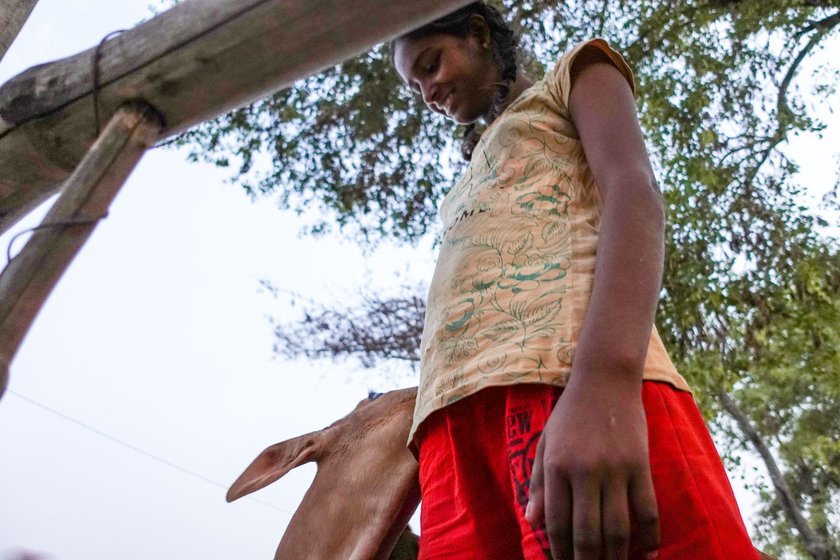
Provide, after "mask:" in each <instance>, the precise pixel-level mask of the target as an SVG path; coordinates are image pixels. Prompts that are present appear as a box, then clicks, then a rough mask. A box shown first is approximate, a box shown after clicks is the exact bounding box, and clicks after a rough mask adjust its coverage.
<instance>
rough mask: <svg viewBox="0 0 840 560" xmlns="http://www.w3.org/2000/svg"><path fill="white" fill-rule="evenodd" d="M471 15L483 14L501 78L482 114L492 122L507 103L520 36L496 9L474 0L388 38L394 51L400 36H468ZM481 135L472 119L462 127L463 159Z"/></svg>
mask: <svg viewBox="0 0 840 560" xmlns="http://www.w3.org/2000/svg"><path fill="white" fill-rule="evenodd" d="M473 15H479V16H481V17H482V18H484V21H485V22H486V23H487V27H488V28H489V29H490V43H491V47H490V48H491V54H492V56H493V61H494V62H495V64H496V67H497V68H498V69H499V74H500V75H501V82H499V83H498V84H497V86H498V90H497V92H496V95H495V96H494V97H493V101H492V102H491V103H490V106H489V107H488V109H487V112H486V113H485V114H484V115H482V116H483V117H484V119H485V120H486V121H487V122H488V123H492V122H493V121H494V120H496V117H498V116H499V115H500V114H501V113H502V111H504V109H505V107H507V103H508V97H509V96H510V92H511V88H512V87H513V83H514V82H515V81H516V75H517V73H518V71H519V57H518V46H519V38H518V37H517V36H516V34H515V33H514V32H513V30H512V29H511V28H510V26H508V24H507V22H505V20H504V18H503V17H502V14H501V13H500V12H499V10H497V9H496V8H494V7H493V6H489V5H487V4H485V3H484V2H473V3H472V4H469V5H467V6H465V7H463V8H461V9H460V10H458V11H455V12H452V13H451V14H449V15H447V16H444V17H442V18H440V19H438V20H436V21H433V22H432V23H429V24H427V25H425V26H423V27H421V28H419V29H416V30H414V31H411V32H410V33H406V34H405V35H403V36H402V37H399V38H398V39H395V40H394V41H392V42H391V52H392V53H393V52H394V45H395V44H396V42H397V41H400V40H406V39H407V40H413V39H419V38H421V37H428V36H429V35H435V34H444V35H454V36H456V37H467V36H468V35H469V34H470V32H471V31H472V24H471V23H470V18H471V17H472V16H473ZM480 137H481V134H480V132H479V131H478V130H476V125H475V124H474V123H471V124H469V125H467V127H466V129H465V130H464V137H463V139H462V140H461V155H462V156H463V157H464V159H465V160H467V161H470V160H471V159H472V154H473V151H474V150H475V147H476V146H477V145H478V140H479V138H480Z"/></svg>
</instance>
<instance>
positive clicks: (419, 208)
mask: <svg viewBox="0 0 840 560" xmlns="http://www.w3.org/2000/svg"><path fill="white" fill-rule="evenodd" d="M504 4H505V5H506V7H507V8H508V13H509V14H511V17H510V18H509V19H510V20H511V21H512V22H514V25H515V27H517V28H518V29H519V30H520V32H521V34H522V35H523V44H524V46H525V47H526V49H527V50H528V51H530V52H531V53H532V54H533V58H534V62H533V64H532V65H531V66H532V67H533V68H540V67H548V66H550V65H551V63H552V61H553V60H554V59H555V58H556V57H557V56H558V54H559V53H561V52H562V51H564V50H565V49H567V48H568V47H570V46H571V45H573V44H575V43H576V42H578V41H581V40H583V39H586V38H589V37H592V36H596V35H600V36H604V37H606V38H607V39H608V40H609V41H610V42H611V43H612V44H613V45H614V46H615V47H616V48H617V49H618V50H619V51H620V52H622V53H624V54H625V56H626V58H627V60H628V62H629V63H630V65H631V67H632V68H633V69H634V71H635V73H636V80H637V85H638V93H637V98H638V102H639V108H640V118H641V122H642V125H643V128H644V130H645V133H646V135H647V140H648V143H649V148H650V151H651V156H652V159H653V160H654V165H655V167H656V169H657V174H658V178H659V181H660V184H661V187H662V190H663V193H664V196H665V199H666V202H667V205H668V226H667V241H666V243H667V247H666V259H665V275H664V283H663V288H662V299H661V304H660V310H659V316H658V319H657V320H658V324H659V326H660V330H661V332H662V335H663V339H664V340H665V342H666V344H667V345H668V346H669V348H670V349H671V352H672V355H673V357H674V359H675V361H676V362H677V365H678V367H679V369H680V370H681V371H682V372H683V373H684V374H685V375H686V376H687V377H688V378H689V379H690V381H691V383H692V384H693V385H694V386H695V387H696V388H697V391H696V394H697V396H698V398H699V400H700V402H701V405H702V407H703V409H704V413H705V414H706V415H707V417H708V418H709V419H710V420H712V421H713V422H714V423H715V425H716V426H717V428H718V429H719V430H721V433H723V434H725V435H727V437H728V442H729V445H728V447H730V448H732V449H738V448H741V449H743V448H744V447H745V444H744V443H743V441H744V436H743V435H742V434H741V433H740V432H738V431H737V430H733V429H731V423H729V422H727V421H726V420H725V418H726V416H724V414H723V412H722V408H721V406H720V403H719V402H718V400H717V397H716V395H717V391H718V390H720V389H723V390H725V391H727V392H728V393H729V394H731V396H732V397H733V398H734V399H735V400H736V401H737V403H738V406H739V407H740V409H741V410H742V411H743V413H744V414H745V415H746V416H747V417H748V418H749V420H750V422H751V423H752V425H753V427H754V429H755V430H756V432H757V433H758V434H760V436H761V437H762V439H763V440H764V441H765V442H766V444H767V445H768V446H769V447H770V448H771V449H773V451H774V452H775V454H776V457H777V460H778V462H779V464H780V467H781V469H782V471H783V472H784V476H785V478H786V480H787V482H788V484H789V485H790V487H791V488H792V489H793V492H794V494H795V496H796V501H797V505H798V507H799V508H800V509H801V510H802V512H803V515H804V517H805V518H806V519H807V521H808V523H809V524H810V525H811V528H812V529H813V531H814V532H815V533H816V534H817V535H818V536H819V537H820V538H822V539H823V540H824V541H825V542H826V543H828V544H829V548H831V551H832V552H831V553H832V554H834V556H831V557H833V558H837V557H840V550H838V544H837V543H838V530H839V529H838V527H840V511H838V510H839V509H840V505H839V504H838V502H840V440H839V439H838V438H840V398H838V397H840V356H838V349H840V335H838V328H837V325H840V257H838V249H837V244H836V242H835V241H833V240H828V239H825V238H823V237H821V236H820V235H819V234H818V233H817V231H818V230H817V227H816V226H817V225H818V224H819V221H818V220H817V219H816V218H815V217H814V216H813V215H812V214H811V213H810V212H809V211H808V210H807V209H806V208H805V207H804V206H803V204H802V197H801V193H800V192H799V187H798V185H797V184H796V183H795V180H794V178H795V171H796V164H795V162H793V161H790V160H789V159H788V158H787V157H786V156H785V153H784V150H783V149H784V146H785V143H786V141H787V140H788V139H789V138H791V136H792V135H793V134H795V133H798V132H805V131H820V130H822V128H823V126H824V125H823V124H822V123H821V122H820V119H819V115H820V113H821V112H824V111H826V110H827V109H830V106H829V105H828V104H827V103H828V102H827V99H829V98H830V96H831V95H832V94H834V93H835V86H836V84H837V82H838V77H839V76H838V72H840V67H838V66H834V67H827V68H823V69H821V71H820V72H819V74H817V75H816V76H812V77H810V78H809V80H807V83H808V84H809V86H808V88H804V87H803V86H801V85H800V84H801V83H806V81H805V80H800V79H798V78H800V76H799V75H798V74H799V69H800V68H801V65H802V62H803V61H804V60H807V59H809V57H811V56H812V54H813V53H815V52H817V51H818V50H819V49H821V48H824V45H825V44H826V42H827V40H828V39H829V38H830V37H832V36H835V37H836V35H837V30H838V29H840V3H838V2H837V0H669V1H653V0H639V1H636V2H624V1H622V0H567V1H566V2H562V3H558V2H549V1H547V0H523V1H520V2H514V1H512V0H508V1H506V2H504ZM458 136H459V133H458V131H453V130H452V129H451V127H450V126H449V125H447V124H446V123H445V122H444V121H443V120H442V118H440V117H439V116H437V115H434V114H432V113H430V112H429V111H426V110H425V109H424V107H423V106H422V102H421V101H420V100H419V99H418V98H417V97H416V96H413V95H412V94H410V93H409V92H408V90H407V89H406V88H404V87H402V86H401V85H400V83H399V79H398V77H397V76H396V74H395V72H394V71H393V69H392V68H391V63H390V55H389V52H388V50H387V48H386V47H383V46H380V47H378V48H376V49H374V50H372V51H370V52H368V53H365V54H363V55H361V56H359V57H357V58H355V59H351V60H348V61H346V62H345V63H343V64H342V65H340V66H337V67H335V68H332V69H329V70H328V71H326V72H324V73H322V74H320V75H317V76H313V77H311V78H308V79H306V80H303V81H301V82H300V83H298V84H297V85H296V86H295V87H293V88H290V89H288V90H286V91H283V92H280V93H278V94H276V95H274V96H272V97H269V98H267V99H264V100H262V101H260V102H258V103H256V104H254V105H252V106H250V107H246V108H243V109H239V110H237V111H234V112H232V113H230V114H228V115H226V116H224V117H222V118H219V119H217V120H216V121H213V122H210V123H207V124H205V125H203V126H201V127H198V128H197V129H195V130H193V131H190V132H189V133H188V134H186V135H185V136H184V137H183V138H182V140H181V142H182V143H183V144H187V145H189V146H191V148H192V149H193V155H192V157H193V158H194V159H198V160H207V161H212V162H214V163H215V164H217V165H220V166H231V167H233V170H234V177H235V180H236V181H237V182H238V183H240V184H241V185H242V186H243V188H244V189H245V190H246V192H248V193H249V194H250V195H252V196H259V195H274V196H277V197H278V200H279V202H280V205H281V206H282V207H284V208H291V209H294V210H296V211H299V212H304V211H307V210H316V212H313V213H312V214H313V215H314V216H315V217H313V218H312V219H313V220H314V221H313V222H312V225H311V231H312V232H314V233H319V232H323V231H327V230H329V229H331V228H332V227H333V226H338V228H339V229H340V230H341V231H343V232H344V233H345V234H346V235H349V236H352V237H355V238H357V239H359V240H360V241H361V242H362V243H365V244H367V245H369V246H370V245H375V244H376V242H377V241H378V240H380V239H382V238H383V237H391V238H395V239H399V240H403V241H405V242H414V241H416V240H418V239H419V238H420V237H422V236H423V235H425V234H427V233H428V232H429V231H430V229H431V228H432V227H433V224H435V222H436V208H437V204H438V202H439V200H440V199H441V197H442V195H443V193H444V192H445V191H446V189H447V188H448V185H449V183H450V182H451V181H452V177H453V175H454V174H455V173H457V172H458V170H459V168H460V166H461V163H460V162H459V161H458V157H459V156H458V150H457V143H458ZM355 319H356V323H357V326H358V323H359V322H360V321H361V318H360V317H356V318H355ZM338 323H340V321H338ZM374 354H375V352H374ZM759 490H760V491H761V492H762V494H761V495H762V500H763V504H764V507H765V512H764V514H765V515H764V516H763V518H762V519H763V521H762V522H761V524H760V527H759V529H760V537H761V538H762V540H763V541H764V542H765V543H768V544H770V545H771V546H772V548H773V550H775V551H776V552H777V553H780V552H783V551H786V552H789V553H793V554H797V555H799V556H802V557H805V554H806V550H808V546H807V545H806V544H804V543H803V540H802V538H801V535H799V534H798V533H797V532H796V531H795V530H794V529H793V526H794V525H793V524H792V523H791V520H790V519H789V516H788V515H787V514H786V513H785V512H784V511H783V510H782V509H780V506H779V503H778V501H777V496H776V494H775V492H774V491H773V490H772V489H771V488H760V489H759Z"/></svg>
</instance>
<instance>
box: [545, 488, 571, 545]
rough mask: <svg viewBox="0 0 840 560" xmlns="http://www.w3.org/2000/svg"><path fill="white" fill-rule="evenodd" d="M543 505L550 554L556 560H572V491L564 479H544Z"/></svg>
mask: <svg viewBox="0 0 840 560" xmlns="http://www.w3.org/2000/svg"><path fill="white" fill-rule="evenodd" d="M544 503H545V530H546V533H547V534H548V541H549V543H551V554H552V555H553V556H554V558H556V559H558V560H572V559H573V558H574V543H573V542H572V489H571V487H570V486H569V481H568V479H567V478H566V477H564V476H558V475H556V474H555V476H549V477H548V478H547V479H546V481H545V499H544Z"/></svg>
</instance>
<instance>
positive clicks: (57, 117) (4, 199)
mask: <svg viewBox="0 0 840 560" xmlns="http://www.w3.org/2000/svg"><path fill="white" fill-rule="evenodd" d="M467 3H469V0H410V1H409V0H400V1H396V2H395V1H394V0H186V1H185V2H183V3H182V4H179V5H178V6H176V7H175V8H173V9H171V10H169V11H167V12H165V13H163V14H161V15H159V16H158V17H156V18H154V19H152V20H150V21H148V22H146V23H144V24H142V25H139V26H137V27H135V28H134V29H132V30H130V31H126V32H125V33H123V34H121V35H119V36H116V37H114V38H112V39H110V40H109V41H107V42H105V43H104V44H103V45H101V49H98V51H97V49H96V48H94V49H90V50H87V51H85V52H82V53H79V54H77V55H75V56H72V57H70V58H66V59H64V60H60V61H57V62H53V63H50V64H46V65H41V66H36V67H34V68H31V69H30V70H28V71H26V72H24V73H23V74H21V75H19V76H17V77H15V78H13V79H12V80H10V81H9V82H8V83H6V84H5V85H3V86H2V87H1V88H0V170H2V171H0V233H2V232H3V231H5V230H6V229H8V227H9V226H10V225H11V224H12V223H14V222H15V221H17V219H19V218H20V217H21V216H22V215H24V214H25V213H26V212H28V211H29V210H30V209H31V208H32V207H34V206H35V205H37V204H38V203H39V202H40V201H42V200H44V199H45V198H46V197H47V196H49V195H50V194H51V193H52V192H53V191H54V190H55V188H56V185H57V184H58V183H59V182H61V181H62V180H63V179H64V178H66V177H67V175H68V174H69V173H70V171H71V170H72V169H73V168H74V167H75V165H76V164H77V163H78V162H79V160H80V159H81V158H82V156H83V155H84V153H85V152H86V151H87V148H88V147H89V146H90V144H91V143H92V142H93V140H94V138H95V137H96V134H97V130H96V128H97V126H96V118H95V111H94V107H95V106H97V107H98V108H99V112H100V113H101V115H105V117H103V118H107V115H110V114H111V113H112V112H113V111H114V109H115V108H116V107H118V106H120V105H121V104H123V103H125V102H126V101H127V100H132V99H142V100H143V101H145V102H147V103H150V104H151V105H153V106H154V107H155V108H157V110H158V111H160V113H161V114H162V115H163V116H164V117H165V119H166V126H165V128H164V130H163V132H162V134H161V138H163V137H167V136H172V135H174V134H176V133H178V132H181V131H183V130H185V129H187V128H189V127H191V126H193V125H195V124H198V123H200V122H202V121H204V120H207V119H211V118H213V117H215V116H218V115H220V114H223V113H225V112H226V111H229V110H231V109H233V108H235V107H239V106H242V105H245V104H247V103H250V102H253V101H255V100H257V99H259V98H261V97H264V96H265V95H267V94H269V93H271V92H274V91H277V90H279V89H282V88H284V87H288V86H289V85H291V84H292V83H294V82H295V81H297V80H299V79H301V78H304V77H306V76H309V75H311V74H314V73H316V72H318V71H320V70H323V69H324V68H327V67H329V66H332V65H334V64H337V63H339V62H341V61H342V60H344V59H347V58H349V57H351V56H354V55H356V54H359V53H361V52H364V51H365V50H367V49H369V48H371V47H372V46H373V45H376V44H377V43H380V42H382V41H386V40H388V39H390V38H392V37H395V36H397V35H399V34H401V33H403V32H405V31H407V30H410V29H412V28H414V27H417V26H419V25H422V24H423V23H426V22H428V21H431V20H433V19H435V18H437V17H439V16H441V15H443V14H445V13H447V12H449V11H452V10H454V9H456V8H458V7H460V6H462V5H465V4H467ZM95 59H97V60H98V61H99V63H98V67H99V73H98V74H99V79H98V80H95V78H94V71H93V68H94V60H95ZM95 81H97V82H98V84H99V86H100V87H99V88H98V95H97V96H96V97H97V99H96V100H95V99H94V94H93V93H94V89H95V88H94V82H95ZM95 101H98V102H97V103H95Z"/></svg>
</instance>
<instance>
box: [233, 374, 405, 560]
mask: <svg viewBox="0 0 840 560" xmlns="http://www.w3.org/2000/svg"><path fill="white" fill-rule="evenodd" d="M416 395H417V389H416V388H411V389H403V390H400V391H391V392H389V393H385V394H384V395H381V396H376V395H372V396H371V397H369V398H367V399H365V400H363V401H361V402H360V403H359V404H358V406H356V408H355V410H353V412H351V413H350V414H349V415H347V416H345V417H344V418H342V419H341V420H339V421H338V422H335V423H334V424H332V425H330V426H329V427H327V428H325V429H323V430H320V431H318V432H312V433H310V434H306V435H303V436H300V437H297V438H294V439H290V440H287V441H283V442H281V443H278V444H275V445H272V446H271V447H269V448H267V449H266V450H265V451H263V452H262V453H260V455H259V456H258V457H257V458H256V459H254V461H253V463H251V465H250V466H249V467H248V468H247V469H245V472H243V473H242V475H241V476H240V477H239V478H238V479H237V480H236V482H234V483H233V486H231V487H230V490H228V493H227V500H228V501H229V502H230V501H233V500H235V499H237V498H241V497H242V496H245V495H246V494H250V493H251V492H253V491H255V490H259V489H260V488H263V487H265V486H267V485H268V484H271V483H272V482H274V481H275V480H277V479H278V478H280V477H281V476H283V475H284V474H286V473H287V472H289V471H290V470H292V469H293V468H295V467H297V466H300V465H302V464H304V463H307V462H309V461H315V462H316V463H317V464H318V472H317V474H316V475H315V480H314V481H313V482H312V486H310V487H309V490H307V492H306V495H305V496H304V497H303V501H302V502H301V504H300V507H298V509H297V511H296V512H295V514H294V516H293V517H292V520H291V521H290V522H289V526H288V528H287V529H286V532H285V534H284V535H283V538H282V539H281V541H280V545H279V546H278V547H277V552H276V554H275V559H276V560H386V559H389V558H392V559H393V560H397V558H399V559H400V560H402V559H403V558H404V559H406V560H407V559H410V558H417V537H416V535H414V534H413V533H411V532H410V531H408V530H407V529H406V527H407V525H408V520H409V519H410V518H411V516H412V514H413V513H414V511H415V510H416V509H417V505H418V504H419V503H420V484H419V482H418V479H417V473H418V469H417V461H416V460H415V459H414V457H413V456H412V455H411V453H410V452H409V451H408V449H407V448H406V446H405V444H406V440H407V439H408V431H409V429H410V428H411V418H412V413H413V410H414V398H415V396H416ZM318 528H322V530H318ZM398 540H399V542H398ZM395 544H396V545H397V546H395ZM392 551H393V552H394V554H400V555H401V556H393V557H392V556H389V555H390V554H391V553H392ZM412 554H413V556H412Z"/></svg>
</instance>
